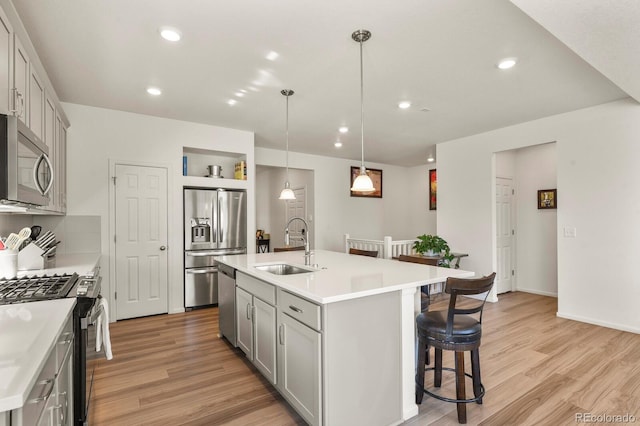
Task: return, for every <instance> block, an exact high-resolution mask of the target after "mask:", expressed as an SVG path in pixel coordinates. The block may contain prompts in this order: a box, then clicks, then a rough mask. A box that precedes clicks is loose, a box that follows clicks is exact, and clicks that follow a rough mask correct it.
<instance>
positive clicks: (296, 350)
mask: <svg viewBox="0 0 640 426" xmlns="http://www.w3.org/2000/svg"><path fill="white" fill-rule="evenodd" d="M320 342H321V339H320V333H318V332H317V331H315V330H312V329H311V328H309V327H307V326H306V325H304V324H302V323H301V322H299V321H297V320H295V319H293V318H291V317H290V316H288V315H286V314H284V313H282V312H280V311H278V385H277V387H278V389H279V390H280V393H282V395H283V396H284V397H285V398H286V399H287V401H289V403H290V404H291V405H292V406H293V407H294V408H295V409H296V411H297V412H298V413H300V415H301V416H302V417H303V418H304V419H305V420H306V421H307V422H308V423H309V424H311V425H320V424H321V423H322V419H321V415H320V414H321V413H320V407H321V404H320V402H321V395H322V393H321V391H320V384H321V380H320V361H321V359H320Z"/></svg>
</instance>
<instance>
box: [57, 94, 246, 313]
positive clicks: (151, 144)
mask: <svg viewBox="0 0 640 426" xmlns="http://www.w3.org/2000/svg"><path fill="white" fill-rule="evenodd" d="M63 108H64V109H65V111H66V113H67V116H68V117H69V120H70V121H71V127H70V128H69V134H68V147H67V148H68V152H67V160H68V161H67V182H68V186H67V200H68V214H70V215H98V216H100V217H101V228H102V229H101V235H102V237H103V238H102V243H101V246H102V259H101V264H102V275H103V281H102V283H103V294H105V295H109V299H110V302H112V303H111V306H112V316H111V317H112V318H115V316H114V312H115V311H114V310H113V307H114V305H115V304H114V303H113V294H114V291H115V289H114V288H113V287H114V286H113V283H112V282H111V279H110V275H111V272H112V271H110V270H109V269H110V268H109V265H110V243H111V241H113V230H110V229H109V227H110V217H109V194H110V191H111V188H112V185H110V183H111V181H110V170H109V162H110V160H121V161H122V160H126V161H134V162H139V163H144V164H154V165H164V166H166V167H167V168H168V171H169V175H168V180H169V182H168V184H169V185H168V192H169V194H168V196H169V198H168V205H169V206H170V207H169V212H168V213H169V214H168V220H169V223H168V226H169V229H168V244H167V247H168V249H169V251H168V261H169V276H168V278H169V280H168V282H169V312H181V311H183V310H184V295H183V293H184V289H183V249H184V247H183V239H182V236H183V225H182V182H183V179H182V148H183V146H188V147H193V148H200V149H209V150H220V151H230V152H247V165H248V166H247V167H248V171H247V173H248V175H249V176H254V170H255V167H254V164H255V163H254V158H253V139H254V138H253V133H250V132H245V131H240V130H233V129H226V128H221V127H214V126H208V125H203V124H196V123H188V122H184V121H177V120H168V119H164V118H158V117H151V116H145V115H140V114H132V113H128V112H122V111H115V110H108V109H102V108H94V107H88V106H84V105H77V104H69V103H65V104H63ZM254 181H255V179H251V178H250V179H249V180H248V190H249V193H253V192H254ZM254 200H255V197H249V200H248V204H247V218H248V220H247V222H248V226H247V229H248V232H249V234H248V235H249V236H250V238H249V240H250V241H249V242H251V241H252V238H251V236H252V235H255V216H256V215H255V202H254ZM249 250H255V248H254V246H253V245H251V244H250V245H249Z"/></svg>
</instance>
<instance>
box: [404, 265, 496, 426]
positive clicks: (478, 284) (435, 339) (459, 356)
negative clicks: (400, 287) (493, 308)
mask: <svg viewBox="0 0 640 426" xmlns="http://www.w3.org/2000/svg"><path fill="white" fill-rule="evenodd" d="M495 276H496V274H495V272H494V273H492V274H491V275H489V276H486V277H481V278H470V279H465V278H448V279H447V283H446V286H445V290H444V291H445V292H446V293H448V294H450V295H451V298H450V299H449V309H448V310H447V311H431V312H422V313H421V314H419V315H418V317H417V318H416V325H417V331H418V364H417V366H416V404H421V403H422V397H423V395H424V394H425V393H426V394H427V395H429V396H432V397H434V398H437V399H440V400H442V401H446V402H455V403H456V404H457V411H458V422H459V423H466V422H467V408H466V405H465V404H468V403H470V402H476V403H478V404H482V397H483V396H484V386H483V385H482V382H481V380H480V352H479V348H480V337H481V336H482V310H483V308H484V304H485V302H486V300H487V296H488V295H489V290H491V287H492V286H493V280H494V279H495ZM482 293H486V294H485V296H484V298H483V299H481V300H474V299H467V300H468V301H470V302H472V303H473V306H471V307H466V306H467V304H468V303H467V300H465V303H464V306H465V307H458V306H457V305H456V302H457V298H458V296H459V295H473V294H482ZM478 313H479V318H478V319H476V318H475V317H473V316H472V315H471V314H478ZM428 346H433V347H434V348H435V367H433V368H426V369H425V368H424V366H425V361H426V356H425V352H426V348H427V347H428ZM443 350H447V351H454V352H455V369H452V368H443V367H442V351H443ZM465 351H471V374H467V373H465V371H464V352H465ZM430 370H433V372H434V375H433V385H434V387H437V388H439V387H440V386H441V384H442V370H448V371H455V373H456V398H455V399H453V398H447V397H444V396H442V395H436V394H435V393H433V392H431V391H429V390H427V389H425V388H424V376H425V371H430ZM465 376H466V377H471V378H472V380H473V395H474V397H473V398H466V392H465Z"/></svg>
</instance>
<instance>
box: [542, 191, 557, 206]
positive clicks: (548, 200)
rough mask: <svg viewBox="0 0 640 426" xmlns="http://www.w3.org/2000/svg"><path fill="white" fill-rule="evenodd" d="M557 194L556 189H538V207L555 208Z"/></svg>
mask: <svg viewBox="0 0 640 426" xmlns="http://www.w3.org/2000/svg"><path fill="white" fill-rule="evenodd" d="M557 208H558V194H557V190H556V189H540V190H538V209H557Z"/></svg>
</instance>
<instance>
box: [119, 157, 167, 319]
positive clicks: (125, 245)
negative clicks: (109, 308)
mask: <svg viewBox="0 0 640 426" xmlns="http://www.w3.org/2000/svg"><path fill="white" fill-rule="evenodd" d="M115 230H116V234H115V248H116V251H115V253H116V285H115V287H116V314H117V315H116V317H117V319H125V318H134V317H141V316H146V315H154V314H160V313H166V312H168V289H167V250H166V245H167V169H165V168H160V167H146V166H132V165H122V164H116V166H115Z"/></svg>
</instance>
